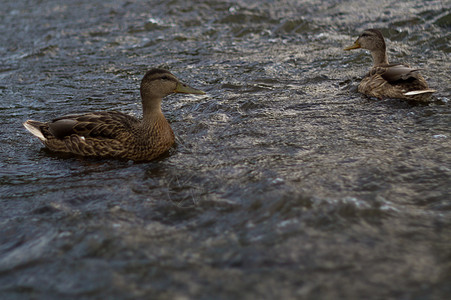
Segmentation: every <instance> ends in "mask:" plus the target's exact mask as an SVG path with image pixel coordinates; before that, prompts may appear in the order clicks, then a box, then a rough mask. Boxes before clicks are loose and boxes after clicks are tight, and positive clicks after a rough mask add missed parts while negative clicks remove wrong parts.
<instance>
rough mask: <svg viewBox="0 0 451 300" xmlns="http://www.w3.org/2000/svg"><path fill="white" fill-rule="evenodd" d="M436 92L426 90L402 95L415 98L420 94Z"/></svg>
mask: <svg viewBox="0 0 451 300" xmlns="http://www.w3.org/2000/svg"><path fill="white" fill-rule="evenodd" d="M436 91H437V90H431V89H427V90H419V91H410V92H407V93H404V95H405V96H415V95H421V94H432V93H435V92H436Z"/></svg>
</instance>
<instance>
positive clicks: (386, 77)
mask: <svg viewBox="0 0 451 300" xmlns="http://www.w3.org/2000/svg"><path fill="white" fill-rule="evenodd" d="M359 48H362V49H366V50H369V51H370V52H371V56H372V57H373V67H372V68H371V69H370V71H369V73H368V74H367V75H366V76H365V78H363V80H362V81H361V82H360V84H359V88H358V91H359V92H360V93H362V94H365V95H367V96H370V97H376V98H379V99H383V98H398V99H406V100H414V101H421V102H425V101H428V100H429V99H430V97H431V95H432V93H434V92H436V90H433V89H429V87H428V85H427V83H426V81H425V80H424V78H423V76H421V75H420V73H419V69H413V68H411V67H409V66H408V65H404V64H390V63H389V62H388V58H387V52H386V46H385V41H384V37H383V36H382V33H381V32H380V31H379V30H377V29H367V30H365V31H364V32H363V33H362V34H361V35H360V36H359V37H358V39H357V40H356V41H355V43H354V44H353V45H352V46H349V47H346V48H345V49H344V50H352V49H359Z"/></svg>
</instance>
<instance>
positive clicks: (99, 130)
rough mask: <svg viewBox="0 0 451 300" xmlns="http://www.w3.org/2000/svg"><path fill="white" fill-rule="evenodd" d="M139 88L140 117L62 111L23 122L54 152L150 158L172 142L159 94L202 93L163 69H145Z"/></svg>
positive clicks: (111, 113) (163, 150)
mask: <svg viewBox="0 0 451 300" xmlns="http://www.w3.org/2000/svg"><path fill="white" fill-rule="evenodd" d="M140 91H141V99H142V106H143V117H142V120H139V119H137V118H135V117H132V116H130V115H127V114H124V113H121V112H116V111H101V112H92V113H87V114H81V115H66V116H63V117H59V118H57V119H54V120H53V121H51V122H38V121H33V120H28V121H26V122H25V123H24V124H23V125H24V126H25V128H26V129H27V130H28V131H30V132H31V133H32V134H33V135H35V136H36V137H38V138H39V140H41V142H42V143H43V144H44V145H45V146H46V147H47V148H48V149H50V150H52V151H55V152H64V153H72V154H76V155H80V156H97V157H110V158H118V159H130V160H133V161H148V160H152V159H154V158H156V157H158V156H160V155H161V154H163V153H164V152H166V151H167V150H169V149H170V148H171V146H172V145H173V144H174V133H173V131H172V129H171V126H169V123H168V121H167V120H166V118H165V117H164V115H163V113H162V112H161V101H162V99H163V97H165V96H168V95H170V94H172V93H186V94H205V93H204V92H203V91H200V90H198V89H195V88H192V87H190V86H188V85H186V84H184V83H181V82H180V81H179V80H178V79H177V77H175V76H174V75H173V74H172V73H170V72H169V71H166V70H163V69H152V70H150V71H148V72H147V73H146V75H145V76H144V78H143V79H142V81H141V88H140Z"/></svg>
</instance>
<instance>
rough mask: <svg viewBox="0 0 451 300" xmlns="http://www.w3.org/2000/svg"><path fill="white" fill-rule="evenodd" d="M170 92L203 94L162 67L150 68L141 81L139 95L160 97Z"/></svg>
mask: <svg viewBox="0 0 451 300" xmlns="http://www.w3.org/2000/svg"><path fill="white" fill-rule="evenodd" d="M172 93H185V94H205V93H204V92H203V91H201V90H198V89H195V88H192V87H190V86H188V85H186V84H184V83H182V82H180V81H179V80H178V79H177V77H175V76H174V74H172V73H171V72H169V71H167V70H164V69H158V68H155V69H151V70H150V71H148V72H147V73H146V75H144V77H143V79H142V81H141V97H142V98H143V100H144V98H148V97H152V98H162V97H164V96H167V95H169V94H172Z"/></svg>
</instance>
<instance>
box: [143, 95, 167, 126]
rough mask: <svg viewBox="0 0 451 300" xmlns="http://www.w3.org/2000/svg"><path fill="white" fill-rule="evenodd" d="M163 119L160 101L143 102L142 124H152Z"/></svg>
mask: <svg viewBox="0 0 451 300" xmlns="http://www.w3.org/2000/svg"><path fill="white" fill-rule="evenodd" d="M162 119H163V120H165V118H164V115H163V112H162V111H161V101H151V102H147V103H146V104H144V103H143V124H144V126H154V125H155V124H156V123H159V122H161V120H162Z"/></svg>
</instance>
